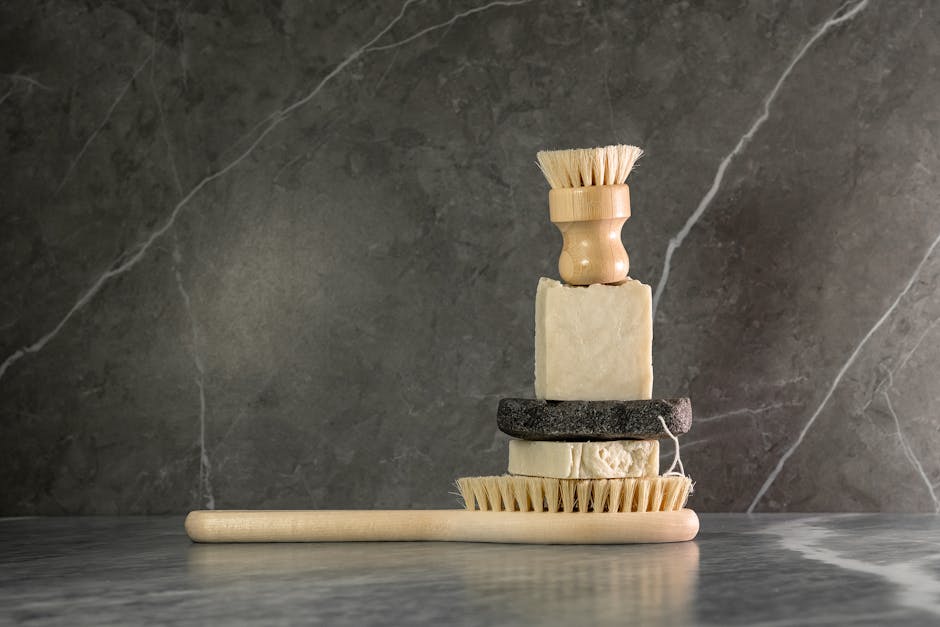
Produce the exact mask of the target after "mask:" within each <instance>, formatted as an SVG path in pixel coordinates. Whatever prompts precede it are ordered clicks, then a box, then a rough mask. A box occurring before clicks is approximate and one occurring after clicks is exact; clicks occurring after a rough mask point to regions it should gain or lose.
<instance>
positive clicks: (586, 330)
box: [535, 277, 653, 401]
mask: <svg viewBox="0 0 940 627" xmlns="http://www.w3.org/2000/svg"><path fill="white" fill-rule="evenodd" d="M652 395H653V305H652V295H651V292H650V286H649V285H644V284H643V283H640V282H639V281H635V280H633V279H628V280H627V281H626V282H625V283H623V284H621V285H589V286H587V287H575V286H571V285H564V284H562V283H560V282H559V281H555V280H554V279H546V278H544V277H543V278H542V279H540V280H539V287H538V292H536V296H535V396H536V397H537V398H540V399H548V400H553V401H629V400H635V399H645V398H652Z"/></svg>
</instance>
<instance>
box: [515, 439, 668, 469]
mask: <svg viewBox="0 0 940 627" xmlns="http://www.w3.org/2000/svg"><path fill="white" fill-rule="evenodd" d="M509 472H510V473H511V474H513V475H528V476H532V477H555V478H558V479H615V478H620V477H654V476H656V475H658V474H659V441H658V440H622V441H615V442H540V441H531V440H510V441H509Z"/></svg>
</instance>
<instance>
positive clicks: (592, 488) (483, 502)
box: [457, 475, 692, 513]
mask: <svg viewBox="0 0 940 627" xmlns="http://www.w3.org/2000/svg"><path fill="white" fill-rule="evenodd" d="M457 489H458V490H460V496H461V497H463V501H464V506H465V507H466V508H467V509H469V510H474V509H480V510H483V511H495V512H566V513H570V512H582V513H583V512H673V511H677V510H680V509H682V507H683V506H684V505H685V502H686V500H687V499H688V497H689V494H690V493H691V492H692V480H691V479H689V478H688V477H685V476H681V475H667V476H663V477H636V478H627V479H551V478H548V477H522V476H514V475H503V476H499V477H462V478H460V479H458V480H457Z"/></svg>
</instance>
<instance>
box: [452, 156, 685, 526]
mask: <svg viewBox="0 0 940 627" xmlns="http://www.w3.org/2000/svg"><path fill="white" fill-rule="evenodd" d="M641 153H642V151H640V149H639V148H636V147H634V146H609V147H606V148H594V149H587V150H566V151H552V152H543V153H539V163H540V166H541V168H542V171H543V172H544V173H545V175H546V178H547V179H548V181H549V183H550V184H551V185H552V190H551V192H550V194H549V208H550V215H551V220H552V222H553V223H555V224H556V226H558V228H559V230H561V232H562V235H563V237H564V246H563V250H562V254H561V257H560V258H559V264H558V266H559V273H560V275H561V278H562V279H563V281H557V280H554V279H550V278H544V277H543V278H541V279H540V280H539V283H538V288H537V292H536V298H535V398H528V399H527V398H505V399H502V400H501V401H500V403H499V409H498V413H497V425H498V427H499V429H500V430H502V431H503V432H504V433H507V434H508V435H510V436H512V438H513V439H512V440H510V441H509V463H508V471H509V475H505V476H503V477H477V478H470V479H461V480H460V481H459V482H458V484H459V487H460V489H461V493H462V495H463V496H464V499H465V502H466V504H467V507H468V508H470V509H474V508H479V509H494V510H507V509H508V510H522V511H527V510H534V511H544V510H547V511H581V512H587V511H620V512H631V511H632V512H645V511H673V510H678V509H681V508H682V507H683V506H684V505H685V502H686V499H687V497H688V495H689V493H690V491H691V487H692V482H691V480H690V479H689V478H688V477H686V476H685V474H684V470H682V471H681V472H673V468H674V467H675V462H676V461H678V439H677V438H678V436H680V435H682V434H684V433H687V432H688V431H689V428H690V427H691V425H692V406H691V403H690V401H689V399H688V398H666V399H653V398H652V390H653V354H652V353H653V319H652V294H651V290H650V286H649V285H645V284H643V283H641V282H640V281H637V280H634V279H631V278H630V277H629V276H628V272H629V258H628V256H627V253H626V250H625V249H624V247H623V244H622V243H621V240H620V230H621V227H622V226H623V224H624V222H626V220H627V218H629V216H630V196H629V188H628V187H627V185H626V184H625V183H624V181H625V180H626V177H627V175H628V174H629V173H630V171H631V170H632V168H633V164H634V162H635V161H636V159H637V158H638V157H639V156H640V154H641ZM664 438H669V439H670V440H672V442H670V443H673V442H674V443H675V446H676V458H675V459H674V462H673V467H671V468H670V469H669V470H668V471H667V472H666V473H664V474H662V475H661V474H660V460H659V455H660V442H661V440H663V439H664ZM667 441H668V440H667ZM680 470H681V466H680ZM556 500H557V503H556V502H555V501H556Z"/></svg>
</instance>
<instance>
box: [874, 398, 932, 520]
mask: <svg viewBox="0 0 940 627" xmlns="http://www.w3.org/2000/svg"><path fill="white" fill-rule="evenodd" d="M891 385H893V381H892V382H891V383H889V384H888V387H890V386H891ZM882 396H883V397H884V400H885V406H886V407H887V408H888V413H890V414H891V417H892V418H893V419H894V428H895V430H896V431H897V434H898V443H899V444H900V445H901V450H902V451H903V452H904V457H906V458H907V461H909V462H910V463H911V466H913V467H914V471H915V472H916V473H917V474H918V476H919V477H920V478H921V479H922V480H923V482H924V485H925V486H926V487H927V493H928V494H929V495H930V499H931V500H932V501H933V507H934V511H935V512H938V513H940V499H938V498H937V493H936V491H935V490H934V484H933V483H932V482H931V481H930V478H929V477H928V476H927V473H926V472H925V471H924V466H923V464H921V463H920V459H919V458H918V457H917V454H916V453H914V449H913V448H912V447H911V444H910V442H908V441H907V438H906V437H905V436H904V429H903V428H902V427H901V420H900V419H899V418H898V414H897V412H896V411H894V405H893V404H892V403H891V395H890V394H889V393H888V389H887V388H885V389H884V390H883V391H882Z"/></svg>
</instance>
